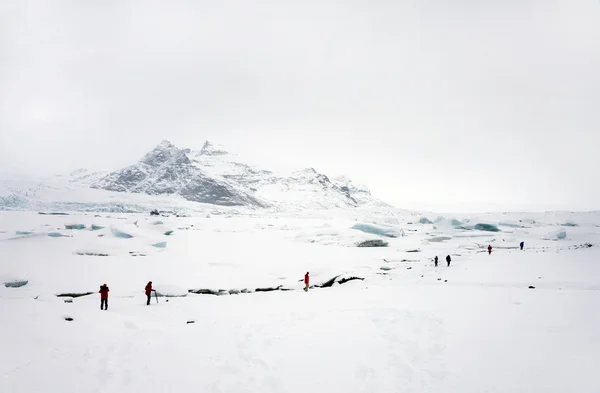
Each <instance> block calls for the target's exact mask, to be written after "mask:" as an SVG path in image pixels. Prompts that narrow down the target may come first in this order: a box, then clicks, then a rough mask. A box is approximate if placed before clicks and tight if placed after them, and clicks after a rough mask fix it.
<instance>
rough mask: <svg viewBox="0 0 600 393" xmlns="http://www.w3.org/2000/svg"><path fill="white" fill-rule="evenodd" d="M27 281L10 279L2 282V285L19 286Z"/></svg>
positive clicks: (7, 286) (8, 286)
mask: <svg viewBox="0 0 600 393" xmlns="http://www.w3.org/2000/svg"><path fill="white" fill-rule="evenodd" d="M28 282H29V280H11V281H6V282H5V283H4V286H5V287H6V288H19V287H22V286H25V285H27V283H28Z"/></svg>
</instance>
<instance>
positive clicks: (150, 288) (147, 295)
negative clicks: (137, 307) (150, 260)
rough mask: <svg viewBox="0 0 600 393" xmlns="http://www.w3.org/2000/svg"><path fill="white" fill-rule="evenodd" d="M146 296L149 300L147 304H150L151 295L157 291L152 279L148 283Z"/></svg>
mask: <svg viewBox="0 0 600 393" xmlns="http://www.w3.org/2000/svg"><path fill="white" fill-rule="evenodd" d="M145 290H146V297H147V298H148V300H147V301H146V306H149V305H150V297H151V296H152V292H155V290H154V289H152V281H148V284H146V288H145Z"/></svg>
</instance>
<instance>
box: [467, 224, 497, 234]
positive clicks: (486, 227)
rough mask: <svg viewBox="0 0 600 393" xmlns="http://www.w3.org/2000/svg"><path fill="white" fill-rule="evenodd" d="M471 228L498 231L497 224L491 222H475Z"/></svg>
mask: <svg viewBox="0 0 600 393" xmlns="http://www.w3.org/2000/svg"><path fill="white" fill-rule="evenodd" d="M473 229H475V230H476V231H486V232H500V229H498V227H497V226H495V225H492V224H475V225H474V226H473Z"/></svg>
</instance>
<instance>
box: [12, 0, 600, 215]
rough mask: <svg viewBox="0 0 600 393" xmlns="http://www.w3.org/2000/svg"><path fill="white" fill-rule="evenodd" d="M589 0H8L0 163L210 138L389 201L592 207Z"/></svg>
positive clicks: (599, 15) (103, 158)
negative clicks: (345, 181) (340, 177)
mask: <svg viewBox="0 0 600 393" xmlns="http://www.w3.org/2000/svg"><path fill="white" fill-rule="evenodd" d="M599 21H600V2H598V1H597V0H589V1H584V0H568V1H567V0H562V1H554V0H541V1H529V0H505V1H500V0H493V1H492V0H489V1H486V0H482V1H476V0H453V1H448V0H412V1H401V0H398V1H392V0H389V1H380V0H370V1H369V0H364V1H362V0H347V1H337V2H336V1H329V0H319V1H308V0H297V1H285V0H272V1H263V0H258V1H242V0H238V1H227V2H226V1H212V2H207V1H123V0H112V1H110V0H107V1H80V0H73V1H66V0H65V1H59V0H54V1H51V0H43V1H42V0H40V1H33V0H30V1H21V0H12V1H10V0H0V168H1V169H0V172H1V173H2V176H3V177H7V176H9V174H13V176H14V174H31V173H33V174H50V173H56V172H65V171H70V170H72V169H76V168H80V167H87V168H91V169H106V170H114V169H117V168H120V167H123V166H126V165H129V164H132V163H134V162H135V161H137V160H138V159H139V157H141V156H142V155H143V154H144V153H145V152H147V151H148V150H150V149H151V148H152V147H154V146H155V145H156V144H158V143H159V142H160V141H161V140H163V139H168V140H170V141H172V142H173V143H175V144H176V145H178V146H180V147H190V148H200V147H201V146H202V143H203V142H204V141H205V140H207V139H208V140H211V141H213V142H215V143H219V144H222V145H225V146H226V147H227V148H228V149H229V150H231V151H234V152H238V153H242V154H243V155H244V156H248V157H252V158H253V159H255V160H257V161H258V162H260V163H261V164H263V165H265V166H266V167H268V168H270V169H278V168H286V169H287V168H292V167H298V168H300V167H309V166H310V167H314V168H315V169H317V170H318V171H320V172H323V173H325V174H329V175H335V174H345V175H348V176H349V177H351V178H353V180H355V181H356V182H359V183H364V184H366V185H367V186H368V187H369V188H370V189H371V190H372V192H373V193H374V194H375V195H376V196H378V197H380V198H382V199H384V200H386V201H388V202H390V203H393V204H394V205H396V206H398V207H406V208H419V209H433V210H435V209H438V210H439V209H445V208H451V207H453V206H454V207H457V206H458V207H461V206H462V208H461V209H462V210H464V209H467V210H468V209H470V208H472V209H474V210H480V209H478V208H476V207H481V206H494V207H495V208H497V209H501V210H509V209H510V210H523V209H525V210H539V209H569V210H585V209H600V175H599V174H598V171H599V170H600V158H599V157H600V151H599V150H600V135H599V132H600V22H599Z"/></svg>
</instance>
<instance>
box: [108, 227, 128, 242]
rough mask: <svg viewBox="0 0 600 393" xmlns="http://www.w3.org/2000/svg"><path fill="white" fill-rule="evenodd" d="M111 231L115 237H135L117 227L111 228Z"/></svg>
mask: <svg viewBox="0 0 600 393" xmlns="http://www.w3.org/2000/svg"><path fill="white" fill-rule="evenodd" d="M111 232H112V234H113V235H114V236H115V237H118V238H121V239H131V238H132V237H133V236H132V235H130V234H129V233H125V232H123V231H121V230H119V229H117V228H111Z"/></svg>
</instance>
